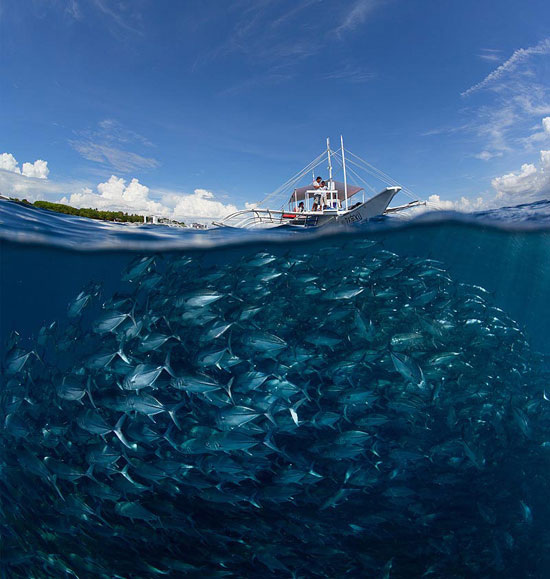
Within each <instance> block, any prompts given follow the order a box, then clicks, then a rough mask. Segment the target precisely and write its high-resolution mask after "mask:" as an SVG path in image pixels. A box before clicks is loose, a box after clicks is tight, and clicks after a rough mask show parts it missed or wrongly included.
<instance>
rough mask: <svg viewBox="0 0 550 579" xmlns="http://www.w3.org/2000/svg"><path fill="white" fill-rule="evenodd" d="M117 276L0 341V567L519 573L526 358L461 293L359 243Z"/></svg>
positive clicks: (494, 315) (513, 330) (534, 466)
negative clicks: (117, 283) (32, 333)
mask: <svg viewBox="0 0 550 579" xmlns="http://www.w3.org/2000/svg"><path fill="white" fill-rule="evenodd" d="M122 281H123V282H124V284H125V286H126V288H127V290H125V291H123V292H121V293H117V294H115V295H112V296H105V295H103V293H102V289H101V286H100V284H96V283H91V284H90V285H89V286H88V287H86V288H85V289H83V290H82V292H81V293H80V294H79V295H78V296H77V297H76V298H75V299H74V300H73V301H72V302H71V303H70V304H69V306H68V310H67V318H66V319H65V320H58V321H56V322H52V323H51V324H50V325H46V326H44V327H43V328H41V329H40V331H38V332H37V335H36V339H35V341H34V343H33V345H32V347H24V346H23V344H22V341H21V340H19V339H18V336H17V334H14V335H13V336H12V337H11V339H10V342H9V343H8V344H7V346H6V349H5V355H4V360H3V365H2V379H1V380H2V381H1V386H0V517H1V519H0V521H1V525H0V532H1V536H0V539H1V542H2V547H1V549H2V556H1V557H0V576H2V577H34V578H42V577H79V578H87V577H99V578H114V577H117V578H118V577H120V578H122V577H123V578H130V577H131V578H148V577H161V576H170V577H253V578H256V577H258V578H260V577H272V576H273V577H295V578H298V577H380V578H390V577H392V578H400V577H403V578H404V577H474V576H475V577H493V576H494V577H497V576H499V577H503V576H510V577H518V576H522V577H537V576H541V575H540V573H541V569H542V566H544V565H547V564H548V558H546V559H545V558H544V557H545V555H542V554H541V553H540V552H539V551H538V549H535V548H534V546H536V545H539V544H541V543H540V542H541V541H542V540H543V538H544V537H543V538H541V531H540V529H541V521H542V520H543V519H544V517H548V516H550V513H549V507H548V506H547V505H546V502H547V501H546V500H545V496H544V495H545V493H546V494H547V492H548V482H547V481H548V480H550V475H548V474H546V475H544V468H542V467H543V466H544V465H547V463H548V462H549V460H550V400H549V398H548V397H547V395H546V392H545V384H547V378H548V372H547V370H545V366H544V363H543V362H544V361H543V360H542V358H541V357H540V356H538V355H536V354H535V353H533V352H532V351H531V349H530V347H529V344H528V343H527V341H526V338H525V336H524V335H523V333H522V331H521V328H520V327H518V325H517V324H516V323H515V322H514V321H512V320H511V319H510V318H509V317H508V316H507V315H506V314H505V313H504V312H503V311H502V310H500V309H498V308H497V307H494V306H493V305H491V296H490V295H489V294H488V292H486V291H485V290H484V289H483V288H481V287H477V286H471V285H465V284H461V283H457V282H455V281H454V280H453V279H452V278H451V276H450V275H449V274H448V272H447V271H445V268H444V266H443V264H442V263H440V262H436V261H433V260H429V259H420V258H410V257H401V256H398V255H396V254H394V253H391V252H389V251H387V250H385V249H383V248H382V247H381V246H380V245H379V244H376V243H374V242H371V241H368V240H366V239H362V240H355V241H354V243H353V246H347V247H332V246H330V244H325V245H323V244H319V246H317V247H315V246H312V247H311V248H310V249H308V250H307V251H304V250H303V248H302V250H301V251H300V250H289V249H288V247H286V248H274V249H272V250H270V251H264V252H259V253H258V252H257V251H252V250H251V251H246V249H244V250H241V251H240V252H239V253H238V254H236V255H230V254H227V256H226V260H225V263H223V264H221V265H220V264H219V263H209V261H208V259H206V258H203V256H202V255H201V254H200V252H197V251H196V252H191V253H188V254H185V255H182V254H177V253H173V254H165V255H163V256H161V255H156V256H155V255H147V256H143V257H142V256H140V257H137V258H135V259H134V260H133V261H132V262H131V263H130V264H129V266H128V268H127V269H126V271H125V272H123V275H122ZM546 557H547V556H546Z"/></svg>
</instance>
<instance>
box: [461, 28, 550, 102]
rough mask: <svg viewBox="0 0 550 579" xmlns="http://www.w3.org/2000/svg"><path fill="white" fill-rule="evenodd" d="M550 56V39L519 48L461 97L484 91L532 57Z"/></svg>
mask: <svg viewBox="0 0 550 579" xmlns="http://www.w3.org/2000/svg"><path fill="white" fill-rule="evenodd" d="M542 54H550V38H545V39H544V40H541V41H540V42H539V43H538V44H536V45H535V46H530V47H529V48H520V49H518V50H516V51H515V52H514V53H513V54H512V56H511V57H510V58H509V59H508V60H507V61H506V62H504V63H503V64H501V65H500V66H499V67H498V68H496V69H495V70H493V72H491V74H489V75H487V76H486V77H485V78H484V79H483V80H482V81H481V82H478V83H477V84H475V85H474V86H471V87H470V88H469V89H468V90H465V91H464V92H462V93H461V96H468V95H471V94H472V93H474V92H476V91H478V90H481V89H484V88H486V87H487V86H490V85H491V84H493V83H495V82H496V81H498V80H500V79H501V78H502V77H503V76H504V75H505V74H507V73H509V72H512V71H513V70H514V69H515V68H516V67H517V66H518V65H519V64H520V63H522V62H524V61H525V60H527V59H528V58H529V57H530V56H532V55H542Z"/></svg>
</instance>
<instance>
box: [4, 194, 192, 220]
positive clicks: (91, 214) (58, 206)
mask: <svg viewBox="0 0 550 579" xmlns="http://www.w3.org/2000/svg"><path fill="white" fill-rule="evenodd" d="M10 201H15V202H16V203H23V204H25V205H33V206H34V207H38V208H39V209H47V210H48V211H55V212H57V213H65V214H66V215H76V216H78V217H88V218H89V219H101V220H103V221H115V222H117V223H144V221H145V219H147V218H144V216H143V215H137V214H134V213H132V214H130V213H124V212H123V211H100V210H98V209H91V208H82V209H78V208H77V207H71V206H70V205H63V204H62V203H50V202H49V201H35V202H34V203H31V202H30V201H27V200H26V199H14V198H11V197H10ZM148 222H149V223H151V218H149V220H148ZM152 222H153V223H162V224H166V225H179V226H180V227H186V225H185V223H183V222H181V221H175V220H173V219H167V218H163V217H160V218H159V219H158V220H157V219H156V218H155V219H153V221H152ZM197 225H198V224H197Z"/></svg>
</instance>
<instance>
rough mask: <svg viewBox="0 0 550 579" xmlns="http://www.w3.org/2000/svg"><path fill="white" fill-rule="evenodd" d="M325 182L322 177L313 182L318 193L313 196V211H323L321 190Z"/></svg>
mask: <svg viewBox="0 0 550 579" xmlns="http://www.w3.org/2000/svg"><path fill="white" fill-rule="evenodd" d="M324 184H325V182H324V181H323V180H322V179H321V177H317V179H315V181H313V188H314V189H315V190H316V193H315V194H314V195H313V205H312V206H311V210H312V211H317V210H319V211H320V210H321V209H322V206H321V197H322V194H321V189H322V188H323V186H324Z"/></svg>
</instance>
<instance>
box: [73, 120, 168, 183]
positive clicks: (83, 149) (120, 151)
mask: <svg viewBox="0 0 550 579" xmlns="http://www.w3.org/2000/svg"><path fill="white" fill-rule="evenodd" d="M76 137H77V138H75V139H71V140H69V144H70V145H71V147H72V148H73V149H75V151H77V152H78V153H80V154H81V155H82V157H84V158H85V159H87V160H88V161H93V162H95V163H99V164H101V165H103V166H104V167H105V168H108V169H110V170H112V171H117V172H120V173H131V172H133V171H136V170H137V171H143V170H144V169H155V168H156V167H158V166H159V164H160V163H159V162H158V161H157V160H156V159H154V158H152V157H147V156H143V155H141V154H138V153H135V152H132V151H128V150H127V148H128V147H130V146H132V147H134V146H138V147H152V146H153V144H152V143H151V141H149V139H147V138H146V137H144V136H143V135H140V134H139V133H137V132H136V131H133V130H131V129H127V128H126V127H124V126H123V125H122V124H121V123H119V122H118V121H116V120H115V119H103V120H102V121H100V122H99V123H98V124H97V125H96V126H95V127H93V128H88V129H86V130H83V131H78V132H76Z"/></svg>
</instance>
